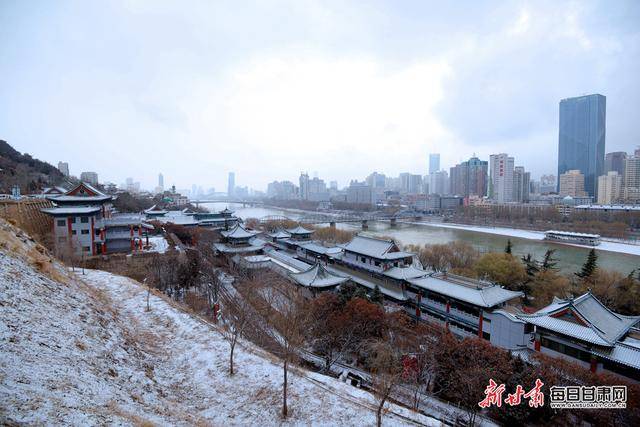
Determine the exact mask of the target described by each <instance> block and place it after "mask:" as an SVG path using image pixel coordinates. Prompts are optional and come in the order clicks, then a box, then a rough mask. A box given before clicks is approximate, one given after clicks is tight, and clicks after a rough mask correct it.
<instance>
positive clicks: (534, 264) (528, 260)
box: [521, 254, 540, 278]
mask: <svg viewBox="0 0 640 427" xmlns="http://www.w3.org/2000/svg"><path fill="white" fill-rule="evenodd" d="M521 259H522V262H523V263H524V268H525V270H526V271H527V276H529V277H530V278H531V277H533V276H535V275H536V274H537V273H538V272H539V271H540V266H539V263H538V261H537V260H536V259H535V258H534V257H533V256H532V255H531V254H527V255H526V256H524V255H523V256H522V258H521Z"/></svg>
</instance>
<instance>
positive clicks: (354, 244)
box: [342, 235, 413, 259]
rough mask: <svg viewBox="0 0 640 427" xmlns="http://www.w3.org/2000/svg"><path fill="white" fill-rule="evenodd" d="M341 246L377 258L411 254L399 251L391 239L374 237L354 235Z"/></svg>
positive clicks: (392, 257) (399, 256)
mask: <svg viewBox="0 0 640 427" xmlns="http://www.w3.org/2000/svg"><path fill="white" fill-rule="evenodd" d="M342 247H343V248H344V249H345V250H347V251H350V252H355V253H358V254H362V255H366V256H370V257H373V258H377V259H399V258H406V257H410V256H413V254H410V253H408V252H401V251H399V249H398V246H397V245H396V243H395V242H394V241H393V240H383V239H376V238H374V237H367V236H360V235H356V236H355V237H354V238H353V239H352V240H351V241H350V242H349V243H347V244H345V245H342Z"/></svg>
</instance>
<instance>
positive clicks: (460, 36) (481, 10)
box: [0, 1, 640, 189]
mask: <svg viewBox="0 0 640 427" xmlns="http://www.w3.org/2000/svg"><path fill="white" fill-rule="evenodd" d="M63 3H64V2H63ZM60 4H61V3H56V4H52V3H42V4H41V5H40V7H39V8H38V12H37V13H34V8H33V7H32V6H31V5H29V4H26V3H23V2H13V1H7V2H3V3H2V5H1V6H0V24H1V25H0V34H2V37H0V53H2V55H3V58H5V60H4V61H3V62H2V63H1V64H0V73H2V75H3V79H4V82H5V84H4V85H2V87H0V96H2V99H4V100H5V102H4V103H3V105H2V106H0V128H1V129H3V134H2V135H0V138H2V139H5V140H7V141H8V142H9V143H10V144H12V145H13V146H14V147H15V148H16V149H18V150H19V151H21V152H28V153H31V154H32V155H34V156H35V157H37V158H41V159H43V160H46V161H48V162H50V163H52V164H57V162H59V161H63V162H68V163H69V165H70V167H71V169H72V172H73V173H74V174H76V175H78V174H79V173H80V172H82V171H95V172H96V173H97V174H98V176H99V177H100V178H101V180H104V181H111V182H116V183H117V182H122V180H123V179H124V178H125V177H127V176H132V175H137V176H136V179H137V180H139V181H140V182H141V185H142V187H144V188H149V189H152V188H154V187H155V185H156V178H157V177H156V173H157V172H156V171H157V170H162V171H163V173H165V175H166V176H167V181H168V183H171V184H175V185H176V187H178V188H188V187H190V186H191V185H192V184H193V183H194V182H198V183H202V185H206V186H212V187H215V188H219V189H223V188H226V187H227V182H226V181H227V176H228V175H227V174H228V172H229V171H235V172H236V174H237V176H238V177H242V178H241V179H240V178H238V181H241V182H242V184H243V185H245V186H249V187H252V188H258V189H264V188H266V186H267V184H268V183H269V182H270V181H272V180H273V179H278V178H279V179H295V178H296V176H297V173H298V172H299V171H300V170H309V171H318V172H319V174H320V175H321V176H325V177H328V178H329V177H330V179H331V180H337V181H338V182H339V183H340V185H341V186H344V185H346V184H347V183H348V182H349V180H350V179H351V178H352V177H360V178H359V179H361V178H362V177H365V176H367V175H368V174H369V173H370V172H371V171H375V170H382V171H384V172H385V173H386V174H389V175H394V176H396V175H399V174H400V173H403V172H410V173H414V174H415V173H420V174H424V173H425V169H426V167H425V155H426V154H425V153H432V152H436V153H440V154H441V159H440V164H441V168H442V169H444V170H447V168H448V167H451V166H452V165H455V164H459V163H460V162H461V161H465V160H467V159H468V158H469V157H470V156H471V155H472V153H476V155H477V157H478V158H480V159H484V160H487V159H488V158H489V155H491V154H495V153H503V152H506V153H509V154H510V155H512V156H514V157H515V158H516V159H520V160H519V164H521V165H523V166H524V167H525V168H526V169H527V170H528V171H530V172H531V174H532V176H534V177H538V176H540V175H542V174H549V173H557V172H556V171H555V170H554V169H555V168H553V167H550V165H552V164H555V163H556V161H557V158H556V156H557V139H558V138H557V135H558V129H557V128H558V115H557V105H558V102H559V100H561V99H564V98H567V97H574V96H580V95H582V94H585V93H602V94H603V95H605V96H606V97H607V98H608V100H607V101H608V102H607V109H608V114H607V143H606V148H605V150H606V151H607V152H614V151H626V152H631V151H633V149H634V147H635V145H637V144H638V143H640V141H639V140H638V138H637V135H638V134H639V133H640V129H639V127H640V123H638V122H637V120H635V117H637V112H638V111H639V110H640V84H639V82H638V79H637V78H635V73H634V72H633V70H637V69H638V68H640V64H639V62H640V60H639V58H640V55H639V53H640V46H639V43H638V40H640V38H639V37H638V36H639V35H640V30H639V29H638V26H637V25H636V23H637V22H638V21H640V5H639V4H638V3H637V2H625V3H624V4H623V5H621V7H618V8H615V9H614V8H608V7H606V6H607V4H606V3H605V2H598V1H593V2H581V3H557V2H548V3H546V2H536V3H526V2H518V3H510V4H506V5H505V4H498V3H493V2H486V3H469V4H467V6H466V7H464V8H460V7H458V6H454V5H446V4H444V5H443V4H440V3H437V2H431V3H430V2H408V3H403V4H402V5H398V4H396V3H395V2H374V3H371V4H368V5H366V6H365V5H360V4H357V3H344V2H335V3H333V2H329V3H315V2H312V3H311V4H312V5H313V7H304V8H302V7H296V3H295V2H293V3H291V4H286V3H285V4H282V3H280V4H269V3H257V4H254V5H252V7H248V8H241V7H239V6H236V5H234V4H228V5H222V4H207V3H204V4H200V3H195V2H194V3H187V4H186V5H182V4H180V5H178V4H162V5H157V4H156V2H136V3H130V2H117V1H115V2H110V3H108V4H100V3H77V4H74V7H73V8H71V7H69V8H65V7H60ZM274 6H276V7H274ZM279 6H281V7H279ZM287 6H288V7H287ZM623 6H624V7H623ZM216 17H217V19H216ZM220 17H225V18H224V19H221V18H220ZM273 22H280V23H281V24H282V25H280V26H279V31H277V32H273ZM454 24H455V25H454ZM454 28H455V29H454ZM249 30H251V31H249ZM238 34H242V36H238ZM53 46H55V48H53ZM96 47H97V48H96ZM496 64H500V66H499V67H497V66H496ZM62 106H63V107H62ZM85 144H88V145H90V146H91V153H92V155H91V156H89V155H87V153H86V152H85V151H84V150H77V147H78V146H83V145H85ZM132 147H133V148H134V149H135V150H138V151H139V152H140V153H144V156H145V158H146V160H147V162H148V163H151V164H153V165H154V167H153V169H154V172H148V173H147V172H144V173H143V172H141V171H139V165H138V162H139V159H138V158H137V157H138V156H124V155H122V153H124V152H128V151H129V150H130V149H131V148H132ZM301 147H315V149H316V150H317V151H318V152H319V153H322V155H315V156H309V155H308V154H307V153H305V150H304V149H301ZM179 158H183V159H184V161H185V162H180V161H176V159H179ZM185 163H186V164H188V165H189V167H187V168H185V167H183V165H184V164H185ZM125 171H126V172H125ZM169 177H170V178H169Z"/></svg>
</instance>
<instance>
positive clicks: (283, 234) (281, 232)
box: [269, 230, 291, 239]
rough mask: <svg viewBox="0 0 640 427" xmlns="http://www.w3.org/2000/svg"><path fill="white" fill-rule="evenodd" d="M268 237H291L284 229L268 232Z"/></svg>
mask: <svg viewBox="0 0 640 427" xmlns="http://www.w3.org/2000/svg"><path fill="white" fill-rule="evenodd" d="M269 237H271V238H273V239H286V238H288V237H291V234H289V233H287V232H286V231H284V230H277V231H274V232H273V233H269Z"/></svg>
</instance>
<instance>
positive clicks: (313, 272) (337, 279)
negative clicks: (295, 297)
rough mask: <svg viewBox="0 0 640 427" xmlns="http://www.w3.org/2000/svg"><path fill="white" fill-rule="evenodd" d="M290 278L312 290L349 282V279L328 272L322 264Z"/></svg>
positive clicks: (294, 274)
mask: <svg viewBox="0 0 640 427" xmlns="http://www.w3.org/2000/svg"><path fill="white" fill-rule="evenodd" d="M289 276H290V277H291V278H292V279H293V280H295V281H296V282H297V283H298V284H300V285H302V286H307V287H311V288H326V287H330V286H336V285H339V284H341V283H344V282H346V281H347V280H349V278H348V277H345V276H342V275H338V274H336V273H333V272H330V271H328V270H327V269H326V268H325V267H324V266H323V265H322V264H316V265H314V266H312V267H311V268H309V269H308V270H306V271H303V272H300V273H289Z"/></svg>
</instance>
